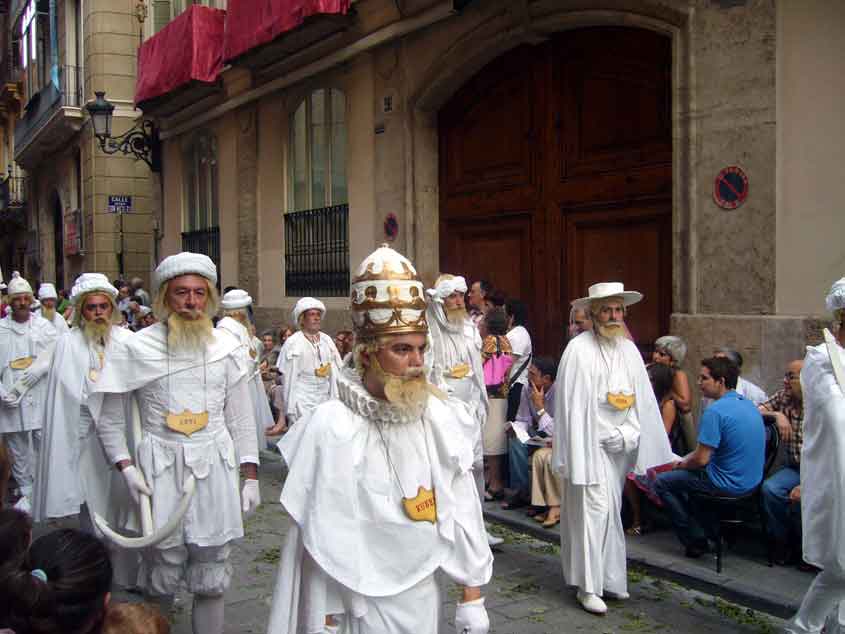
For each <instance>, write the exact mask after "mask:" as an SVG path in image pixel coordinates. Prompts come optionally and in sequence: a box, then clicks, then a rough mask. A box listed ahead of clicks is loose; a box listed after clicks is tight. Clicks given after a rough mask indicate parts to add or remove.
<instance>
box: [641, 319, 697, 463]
mask: <svg viewBox="0 0 845 634" xmlns="http://www.w3.org/2000/svg"><path fill="white" fill-rule="evenodd" d="M686 356H687V344H686V342H685V341H684V340H683V339H681V338H680V337H675V336H674V335H666V336H664V337H660V338H659V339H657V341H655V342H654V352H653V353H652V355H651V360H652V361H653V362H654V363H660V364H662V365H665V366H668V367H669V368H671V369H672V372H673V375H672V400H674V401H675V407H676V408H677V410H678V418H679V423H680V425H679V429H678V433H677V437H676V441H675V442H673V444H672V451H674V452H675V453H676V454H678V455H679V456H684V455H686V454H687V452H689V451H692V450H693V449H695V445H696V442H697V440H698V434H697V433H696V430H695V423H694V422H693V420H692V413H691V412H690V409H691V407H692V392H691V390H690V383H689V377H687V373H686V372H684V371H683V370H682V369H681V365H682V364H683V362H684V359H685V358H686Z"/></svg>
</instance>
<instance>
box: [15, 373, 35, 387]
mask: <svg viewBox="0 0 845 634" xmlns="http://www.w3.org/2000/svg"><path fill="white" fill-rule="evenodd" d="M40 378H41V377H40V376H38V375H37V374H35V373H33V372H30V371H29V370H24V372H23V373H22V374H21V375H20V376H19V377H18V380H17V383H20V384H21V385H22V386H23V387H26V388H30V387H32V386H33V385H35V384H36V383H38V379H40Z"/></svg>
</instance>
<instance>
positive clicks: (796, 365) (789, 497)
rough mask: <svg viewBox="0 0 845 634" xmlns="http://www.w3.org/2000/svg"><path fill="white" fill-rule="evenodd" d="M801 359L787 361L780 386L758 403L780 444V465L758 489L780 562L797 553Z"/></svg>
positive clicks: (800, 436) (793, 558)
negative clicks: (772, 421) (769, 418)
mask: <svg viewBox="0 0 845 634" xmlns="http://www.w3.org/2000/svg"><path fill="white" fill-rule="evenodd" d="M803 367H804V362H803V361H802V360H800V359H799V360H795V361H790V362H789V363H788V364H787V366H786V374H785V375H784V377H783V388H781V389H780V390H778V391H777V392H775V393H774V394H773V395H772V397H771V398H770V399H769V400H768V401H766V402H765V403H763V404H762V405H760V411H761V412H763V414H771V415H772V416H774V418H775V423H776V424H777V428H778V433H779V434H780V437H781V441H782V442H783V444H784V448H785V450H786V451H785V454H784V465H783V468H781V469H780V470H779V471H777V472H776V473H775V474H774V475H772V476H770V477H768V478H766V480H765V481H764V482H763V486H762V488H761V489H760V494H761V497H762V501H763V512H764V513H765V514H766V527H767V529H768V531H769V535H770V536H771V538H772V539H773V540H774V542H775V555H774V560H775V563H776V564H778V565H784V564H786V562H787V561H790V560H795V561H797V560H800V555H801V539H800V529H801V504H800V500H801V445H802V444H803V441H804V403H803V398H802V395H801V378H800V377H801V368H803Z"/></svg>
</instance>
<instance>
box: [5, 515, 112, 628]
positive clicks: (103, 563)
mask: <svg viewBox="0 0 845 634" xmlns="http://www.w3.org/2000/svg"><path fill="white" fill-rule="evenodd" d="M111 584H112V566H111V562H110V561H109V555H108V551H107V550H106V547H105V545H104V544H103V543H102V542H101V541H100V540H98V539H97V538H96V537H94V536H93V535H89V534H87V533H83V532H82V531H78V530H73V529H61V530H57V531H53V532H52V533H48V534H46V535H44V536H42V537H39V538H38V539H36V540H35V541H34V542H32V545H31V546H30V548H29V551H28V552H27V553H26V555H25V556H24V557H22V558H21V560H20V563H19V565H17V566H8V567H5V568H3V569H2V573H0V596H2V597H3V604H4V605H3V606H0V628H9V629H11V630H12V631H14V632H16V633H17V634H29V633H30V632H38V633H39V634H88V633H92V634H98V633H99V632H100V630H101V627H102V622H103V618H104V616H105V611H106V606H107V605H108V603H109V600H110V599H111V592H110V589H111Z"/></svg>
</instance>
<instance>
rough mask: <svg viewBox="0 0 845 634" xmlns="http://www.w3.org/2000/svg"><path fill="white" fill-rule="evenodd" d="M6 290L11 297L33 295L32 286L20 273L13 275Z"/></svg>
mask: <svg viewBox="0 0 845 634" xmlns="http://www.w3.org/2000/svg"><path fill="white" fill-rule="evenodd" d="M6 292H7V293H8V294H9V297H11V296H12V295H32V294H33V293H32V286H30V285H29V282H27V281H26V280H25V279H24V278H22V277H21V276H20V275H18V276H17V277H13V278H12V279H10V280H9V287H8V288H7V290H6Z"/></svg>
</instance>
